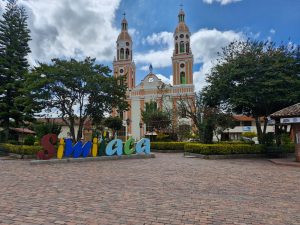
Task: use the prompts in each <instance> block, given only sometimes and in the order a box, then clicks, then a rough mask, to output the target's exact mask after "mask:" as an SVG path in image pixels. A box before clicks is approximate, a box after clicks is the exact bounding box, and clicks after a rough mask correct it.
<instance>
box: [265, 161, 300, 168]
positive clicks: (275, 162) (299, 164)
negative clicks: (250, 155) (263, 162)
mask: <svg viewBox="0 0 300 225" xmlns="http://www.w3.org/2000/svg"><path fill="white" fill-rule="evenodd" d="M269 161H270V162H272V163H274V164H276V165H279V166H291V167H300V163H299V162H296V161H294V162H293V161H291V162H288V161H287V162H282V161H279V160H278V159H269Z"/></svg>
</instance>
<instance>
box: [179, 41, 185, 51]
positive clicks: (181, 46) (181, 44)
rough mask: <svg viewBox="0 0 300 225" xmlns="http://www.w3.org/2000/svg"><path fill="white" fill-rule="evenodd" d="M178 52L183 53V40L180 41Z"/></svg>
mask: <svg viewBox="0 0 300 225" xmlns="http://www.w3.org/2000/svg"><path fill="white" fill-rule="evenodd" d="M180 53H184V42H183V41H182V42H180Z"/></svg>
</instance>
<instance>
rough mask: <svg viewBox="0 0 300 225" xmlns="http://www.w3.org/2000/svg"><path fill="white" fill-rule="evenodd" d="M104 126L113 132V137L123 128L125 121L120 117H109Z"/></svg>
mask: <svg viewBox="0 0 300 225" xmlns="http://www.w3.org/2000/svg"><path fill="white" fill-rule="evenodd" d="M104 125H105V126H107V127H108V128H110V129H112V130H113V136H115V134H116V132H117V131H119V130H121V129H122V127H123V121H122V119H121V118H120V117H112V116H111V117H108V118H106V119H105V120H104Z"/></svg>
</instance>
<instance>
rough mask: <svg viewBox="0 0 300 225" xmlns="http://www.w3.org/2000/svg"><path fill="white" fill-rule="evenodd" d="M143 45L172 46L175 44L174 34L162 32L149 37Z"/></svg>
mask: <svg viewBox="0 0 300 225" xmlns="http://www.w3.org/2000/svg"><path fill="white" fill-rule="evenodd" d="M142 43H143V44H149V45H155V44H166V45H168V46H170V44H172V43H173V34H172V33H170V32H166V31H163V32H160V33H157V34H155V33H154V34H152V35H150V36H147V37H146V38H144V39H143V41H142Z"/></svg>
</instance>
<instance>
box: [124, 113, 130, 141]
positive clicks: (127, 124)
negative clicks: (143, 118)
mask: <svg viewBox="0 0 300 225" xmlns="http://www.w3.org/2000/svg"><path fill="white" fill-rule="evenodd" d="M130 122H131V120H130V119H129V118H127V120H126V137H125V139H126V140H127V136H128V127H129V125H130Z"/></svg>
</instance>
